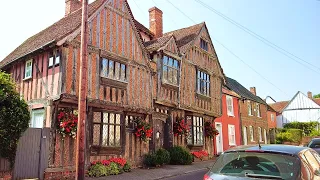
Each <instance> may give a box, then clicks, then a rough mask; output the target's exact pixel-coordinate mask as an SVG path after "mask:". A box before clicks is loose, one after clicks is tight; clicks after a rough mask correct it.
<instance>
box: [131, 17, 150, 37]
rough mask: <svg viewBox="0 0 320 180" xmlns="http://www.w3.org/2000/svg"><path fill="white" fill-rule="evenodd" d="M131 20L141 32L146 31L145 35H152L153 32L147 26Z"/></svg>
mask: <svg viewBox="0 0 320 180" xmlns="http://www.w3.org/2000/svg"><path fill="white" fill-rule="evenodd" d="M133 22H134V24H135V25H136V27H137V29H138V30H139V31H142V32H144V33H146V34H147V35H149V36H151V37H154V34H153V33H152V32H151V31H150V30H149V29H148V28H146V27H145V26H144V25H143V24H141V23H140V22H139V21H137V20H136V19H134V20H133Z"/></svg>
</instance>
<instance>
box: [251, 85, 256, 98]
mask: <svg viewBox="0 0 320 180" xmlns="http://www.w3.org/2000/svg"><path fill="white" fill-rule="evenodd" d="M250 92H251V93H252V94H253V95H255V96H256V95H257V91H256V87H250Z"/></svg>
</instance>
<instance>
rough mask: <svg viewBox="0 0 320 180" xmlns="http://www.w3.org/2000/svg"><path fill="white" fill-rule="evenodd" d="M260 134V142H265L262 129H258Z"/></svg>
mask: <svg viewBox="0 0 320 180" xmlns="http://www.w3.org/2000/svg"><path fill="white" fill-rule="evenodd" d="M258 134H259V142H263V138H262V129H261V127H258Z"/></svg>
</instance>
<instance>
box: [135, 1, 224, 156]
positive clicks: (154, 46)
mask: <svg viewBox="0 0 320 180" xmlns="http://www.w3.org/2000/svg"><path fill="white" fill-rule="evenodd" d="M149 17H150V28H149V29H150V31H151V33H152V34H153V35H154V36H153V37H152V38H151V40H150V41H146V42H145V46H146V48H147V49H148V51H149V53H150V59H151V67H152V69H153V71H154V72H155V73H154V75H153V101H154V107H153V108H154V112H153V114H152V123H153V126H154V128H155V132H160V137H159V138H158V139H156V138H154V139H153V142H152V145H153V146H152V147H151V148H152V149H158V148H160V147H163V146H164V147H170V146H173V145H180V146H185V147H188V148H189V149H191V150H207V151H208V152H209V154H211V155H213V142H212V141H211V140H210V139H209V138H206V137H205V134H204V123H205V122H207V121H208V122H211V123H213V120H214V119H215V118H217V117H220V116H221V113H222V112H221V108H222V107H221V87H222V84H223V82H224V76H223V72H222V69H221V67H220V64H219V61H218V58H217V56H216V53H215V50H214V47H213V45H212V42H211V38H210V35H209V32H208V29H207V27H206V25H205V23H200V24H196V25H194V26H190V27H186V28H183V29H178V30H175V31H172V32H167V33H164V34H163V32H162V11H161V10H160V9H158V8H156V7H153V8H151V9H149ZM140 29H142V30H143V29H145V28H140ZM141 33H144V32H143V31H141ZM151 33H148V34H151ZM179 118H182V119H185V120H186V121H187V123H188V124H189V127H190V133H189V136H188V137H184V136H173V134H172V133H170V132H172V124H173V123H174V122H175V121H176V120H178V119H179Z"/></svg>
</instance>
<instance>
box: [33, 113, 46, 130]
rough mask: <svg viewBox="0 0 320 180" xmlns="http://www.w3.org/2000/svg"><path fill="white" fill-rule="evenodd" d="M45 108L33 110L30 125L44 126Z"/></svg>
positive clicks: (34, 126)
mask: <svg viewBox="0 0 320 180" xmlns="http://www.w3.org/2000/svg"><path fill="white" fill-rule="evenodd" d="M43 120H44V109H35V110H32V112H31V121H30V127H32V128H43Z"/></svg>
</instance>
